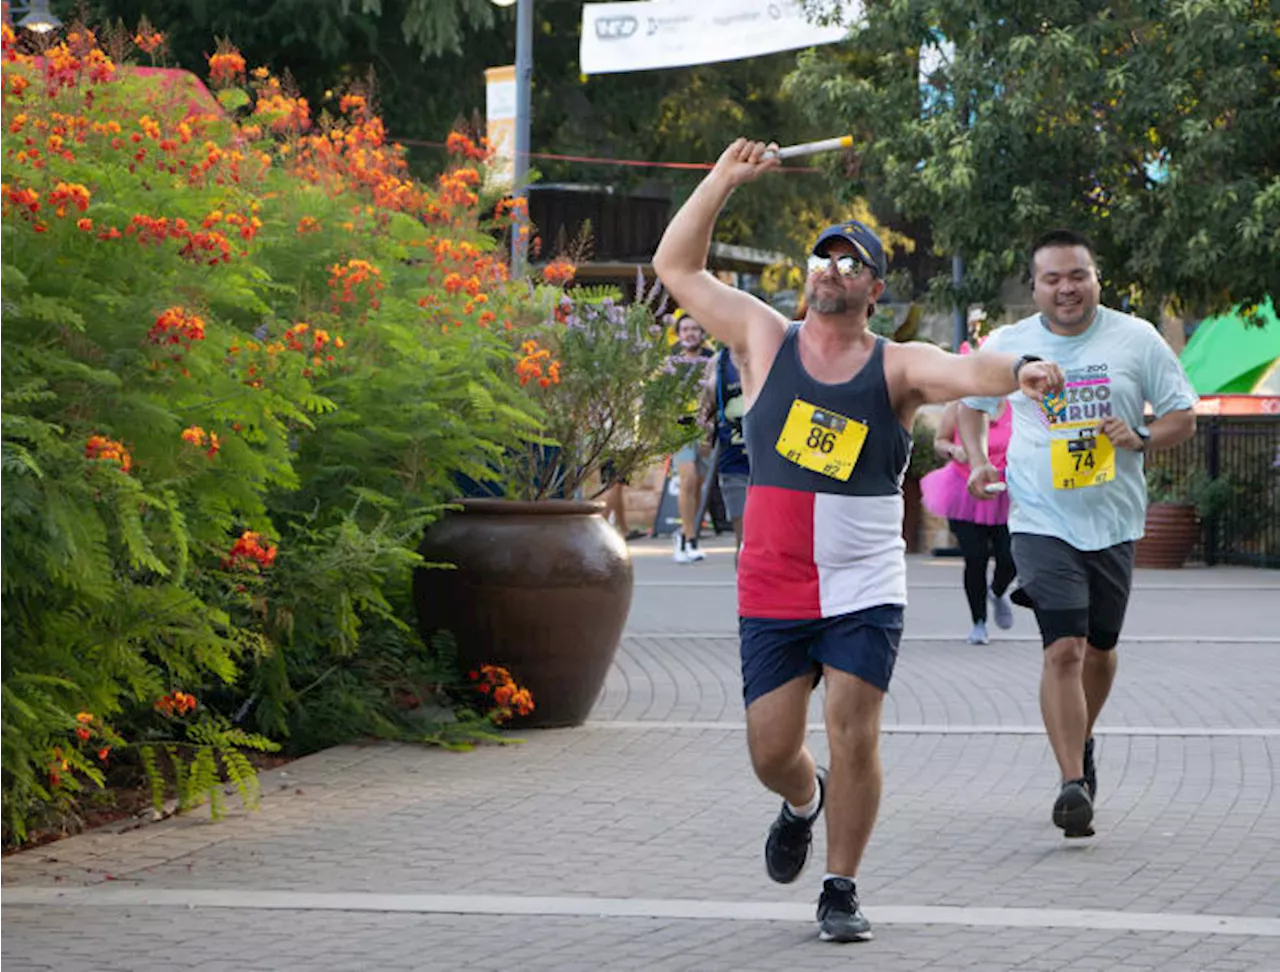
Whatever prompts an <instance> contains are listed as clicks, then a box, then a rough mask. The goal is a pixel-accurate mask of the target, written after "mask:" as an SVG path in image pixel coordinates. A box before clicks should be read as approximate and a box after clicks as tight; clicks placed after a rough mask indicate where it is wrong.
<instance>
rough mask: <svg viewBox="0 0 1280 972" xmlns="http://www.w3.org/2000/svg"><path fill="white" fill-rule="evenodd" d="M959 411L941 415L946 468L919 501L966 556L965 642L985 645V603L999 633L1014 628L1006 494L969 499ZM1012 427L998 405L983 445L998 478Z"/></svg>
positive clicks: (923, 487) (926, 483)
mask: <svg viewBox="0 0 1280 972" xmlns="http://www.w3.org/2000/svg"><path fill="white" fill-rule="evenodd" d="M962 353H963V352H962ZM959 407H960V403H959V402H952V403H951V404H950V405H948V406H947V407H946V410H945V411H944V412H943V413H942V420H941V421H940V422H939V423H938V434H937V435H936V436H934V439H933V449H934V451H935V452H936V453H937V454H938V455H939V456H941V457H942V458H943V459H946V460H947V464H946V465H945V466H943V467H942V468H941V469H935V470H934V471H933V472H931V473H929V474H928V475H926V476H925V477H924V478H922V479H921V480H920V497H921V500H922V501H923V503H924V506H925V508H926V509H927V510H928V511H929V512H930V513H932V514H934V515H935V516H941V517H944V518H946V521H947V525H948V526H950V527H951V532H952V533H954V534H955V537H956V542H957V543H958V544H959V545H960V553H961V554H963V556H964V593H965V596H966V597H967V598H968V600H969V614H970V615H971V616H972V618H973V629H972V630H971V631H970V632H969V637H968V638H967V639H966V640H967V641H968V642H969V644H971V645H985V644H988V643H989V642H990V638H988V637H987V601H988V599H990V601H991V604H992V607H993V608H994V614H995V621H996V624H997V625H999V626H1000V627H1001V628H1010V627H1012V626H1013V605H1012V603H1011V602H1010V600H1009V593H1008V591H1009V585H1010V584H1012V583H1013V579H1014V577H1015V576H1016V574H1017V571H1016V569H1015V568H1014V566H1013V554H1012V552H1011V550H1010V546H1009V527H1008V526H1007V523H1008V520H1009V494H1008V493H1006V492H999V493H997V494H996V495H995V498H994V499H991V500H978V499H975V498H974V497H972V496H971V495H969V490H968V482H969V465H968V457H967V456H966V455H965V451H964V446H962V445H961V444H960V436H959V434H958V432H957V430H956V414H957V410H958V409H959ZM1012 427H1013V426H1012V413H1011V412H1010V410H1009V404H1008V402H1005V403H1003V404H1002V405H1001V406H1000V414H999V417H997V418H994V419H992V421H991V428H990V431H989V433H988V440H987V444H988V448H989V449H990V456H991V464H992V465H993V466H995V467H996V469H998V470H999V471H1000V473H1001V476H1002V477H1003V474H1004V466H1005V450H1006V449H1007V448H1008V446H1009V434H1010V432H1011V431H1012ZM992 558H994V559H995V562H996V567H995V573H994V574H993V576H992V578H991V583H990V586H988V584H987V564H988V563H989V562H990V561H991V559H992Z"/></svg>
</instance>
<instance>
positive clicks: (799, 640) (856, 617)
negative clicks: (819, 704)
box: [738, 604, 902, 705]
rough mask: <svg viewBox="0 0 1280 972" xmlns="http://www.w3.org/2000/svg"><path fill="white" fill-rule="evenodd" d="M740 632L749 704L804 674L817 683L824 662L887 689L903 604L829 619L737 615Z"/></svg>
mask: <svg viewBox="0 0 1280 972" xmlns="http://www.w3.org/2000/svg"><path fill="white" fill-rule="evenodd" d="M738 633H739V636H740V638H741V652H742V696H743V699H744V700H745V701H746V704H747V705H750V704H751V703H752V702H754V701H755V700H756V699H758V698H760V696H762V695H765V694H766V693H768V692H772V691H773V690H774V689H776V688H780V687H781V686H783V685H785V684H787V682H790V681H791V680H792V679H794V678H799V677H800V676H802V675H805V674H806V673H812V674H813V682H814V684H815V685H817V683H818V680H819V679H820V678H821V677H822V666H823V665H830V666H831V667H832V668H838V669H839V670H840V671H842V672H847V673H848V674H850V675H854V676H856V677H857V678H860V679H862V680H863V681H864V682H866V683H868V684H869V685H873V686H875V687H876V688H878V689H879V690H880V691H881V692H887V691H888V690H889V680H890V679H891V678H892V677H893V666H894V663H895V662H896V661H897V660H898V645H899V643H900V642H901V641H902V605H901V604H881V605H877V606H876V607H869V608H864V609H862V610H861V611H852V612H850V613H849V614H838V615H836V616H835V617H830V618H806V619H803V620H779V619H777V618H739V619H738Z"/></svg>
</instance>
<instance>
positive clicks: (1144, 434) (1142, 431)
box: [1133, 425, 1151, 452]
mask: <svg viewBox="0 0 1280 972" xmlns="http://www.w3.org/2000/svg"><path fill="white" fill-rule="evenodd" d="M1133 432H1134V435H1136V436H1137V437H1138V438H1139V439H1141V440H1142V445H1141V446H1140V447H1139V448H1138V451H1139V452H1146V451H1147V447H1148V446H1150V445H1151V430H1150V429H1149V428H1147V427H1146V426H1145V425H1139V426H1137V427H1136V428H1135V429H1134V430H1133Z"/></svg>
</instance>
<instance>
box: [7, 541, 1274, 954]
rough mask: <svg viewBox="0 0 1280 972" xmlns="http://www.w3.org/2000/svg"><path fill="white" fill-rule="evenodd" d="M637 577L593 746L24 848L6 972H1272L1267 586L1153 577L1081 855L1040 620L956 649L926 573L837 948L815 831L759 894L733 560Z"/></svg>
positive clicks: (572, 735) (537, 742) (654, 568)
mask: <svg viewBox="0 0 1280 972" xmlns="http://www.w3.org/2000/svg"><path fill="white" fill-rule="evenodd" d="M717 554H718V556H717ZM636 565H637V579H638V581H639V584H638V586H637V590H636V600H635V605H634V608H633V612H632V617H631V620H630V622H629V625H628V634H627V637H626V639H625V640H624V644H623V646H622V649H621V650H620V652H619V656H618V660H617V664H616V665H615V666H614V669H613V671H612V672H611V674H610V677H609V681H608V683H607V685H606V688H605V691H604V693H603V694H602V696H601V699H600V702H599V704H598V705H597V707H596V710H595V712H594V713H593V718H592V720H591V721H590V722H589V723H588V724H587V726H584V727H582V728H579V729H573V730H558V731H550V732H534V733H527V734H525V736H524V739H525V742H524V743H523V744H521V745H517V746H507V747H496V746H495V747H486V748H483V749H480V750H477V751H475V752H472V753H469V754H457V753H448V752H444V751H441V750H433V749H424V748H419V747H414V746H405V745H389V744H388V745H372V746H364V747H357V746H348V747H339V748H337V749H333V750H329V751H326V752H324V753H318V754H316V755H314V756H311V757H308V758H306V759H303V760H299V761H297V762H294V763H292V764H289V765H288V766H286V767H283V768H282V769H280V770H276V771H273V772H272V773H268V774H265V776H264V781H263V782H264V793H265V805H264V808H263V810H262V811H261V812H259V813H257V814H251V815H244V814H235V815H234V816H233V817H232V818H231V819H229V820H227V821H224V822H223V823H220V824H216V825H211V824H208V823H206V822H204V821H203V820H202V819H186V820H174V821H167V822H165V823H162V824H158V825H154V826H148V827H142V828H139V829H135V830H131V831H128V832H124V833H115V832H108V831H99V832H96V833H92V834H86V835H82V836H80V837H77V838H73V839H70V840H66V841H62V842H59V843H57V844H53V845H49V846H46V847H43V848H37V849H35V850H33V851H30V852H27V853H24V854H21V855H16V856H13V857H9V858H7V859H6V860H5V862H4V866H3V880H4V895H3V903H4V905H6V907H5V911H4V918H5V922H4V936H3V943H2V948H3V959H4V962H5V965H6V969H7V970H8V972H16V970H29V969H50V970H52V969H57V970H80V969H84V970H90V969H92V970H102V969H127V970H151V969H170V968H174V967H176V966H182V967H194V968H208V969H271V970H279V969H441V970H443V969H457V968H468V969H495V970H496V969H536V970H543V969H546V970H574V969H583V970H588V969H589V970H592V972H597V970H601V969H636V970H650V969H654V970H676V969H697V970H701V969H760V970H766V969H778V968H793V969H798V970H807V969H826V968H836V967H843V966H845V965H847V964H848V963H850V962H858V963H861V964H862V966H863V967H865V968H874V969H877V970H890V972H896V970H904V972H905V970H923V969H931V970H953V969H980V970H992V972H996V970H1002V972H1003V970H1045V972H1048V970H1056V969H1088V970H1090V972H1093V970H1117V972H1119V970H1126V972H1128V970H1140V969H1153V970H1154V969H1160V970H1177V972H1190V970H1202V972H1244V970H1256V972H1264V970H1265V972H1276V970H1278V969H1280V793H1278V788H1280V785H1278V782H1277V775H1278V774H1277V767H1278V766H1280V625H1277V623H1276V619H1277V616H1278V615H1280V609H1277V607H1276V605H1277V604H1280V574H1277V573H1274V572H1255V571H1242V570H1229V569H1221V568H1219V569H1215V570H1196V569H1189V570H1185V571H1180V572H1139V576H1138V580H1137V584H1138V587H1137V591H1136V594H1135V598H1134V602H1133V607H1132V612H1131V615H1130V619H1129V626H1128V630H1129V631H1130V632H1131V633H1132V635H1133V637H1132V638H1131V639H1130V640H1129V643H1127V644H1122V648H1121V651H1122V662H1121V673H1120V677H1119V680H1118V682H1117V687H1116V691H1115V693H1114V695H1113V698H1112V700H1111V702H1110V705H1109V708H1108V710H1107V712H1106V713H1105V714H1104V720H1105V723H1106V725H1105V727H1104V728H1103V731H1101V732H1100V733H1099V764H1100V770H1099V772H1100V788H1101V798H1100V801H1099V807H1098V821H1099V834H1098V836H1097V837H1096V838H1094V839H1093V840H1089V841H1077V842H1066V841H1064V840H1062V838H1061V837H1060V836H1059V833H1058V831H1056V830H1055V829H1054V828H1053V827H1052V825H1051V824H1050V823H1049V820H1048V817H1049V808H1050V806H1051V803H1052V799H1053V795H1054V788H1055V787H1054V784H1055V771H1054V767H1053V762H1052V758H1051V756H1050V753H1049V750H1048V746H1047V744H1046V742H1045V740H1044V737H1043V734H1042V732H1041V731H1040V727H1039V715H1038V710H1037V706H1036V697H1035V690H1036V688H1035V687H1036V679H1037V677H1038V663H1039V647H1038V642H1037V641H1036V640H1034V637H1033V635H1034V630H1033V627H1032V625H1031V622H1030V618H1029V617H1028V616H1026V615H1025V614H1024V615H1022V616H1020V617H1019V618H1018V620H1017V624H1016V625H1015V627H1014V629H1013V630H1012V631H1011V632H1009V633H1007V634H1006V633H1004V632H998V634H999V635H1001V636H1002V637H1000V638H998V639H997V640H996V641H994V642H993V644H992V645H990V646H986V647H983V648H975V647H971V646H967V645H964V644H963V643H962V642H961V641H960V640H959V639H958V638H953V637H951V636H952V635H953V634H954V635H960V634H962V633H963V631H964V630H967V624H966V623H965V621H966V619H965V617H964V607H963V596H962V594H961V593H960V588H959V565H958V564H956V563H954V562H950V561H930V560H927V559H915V560H913V562H912V564H911V590H912V599H913V600H912V606H911V608H910V609H909V616H908V635H907V639H906V641H905V642H904V646H903V650H902V655H901V658H900V661H899V668H898V672H897V675H896V677H895V682H894V687H893V690H892V692H891V694H890V702H889V704H888V706H887V707H886V732H885V736H884V743H883V754H884V761H885V767H886V785H885V796H884V803H883V806H882V810H881V817H880V822H879V825H878V827H877V830H876V834H875V836H874V837H873V840H872V845H871V848H870V850H869V853H868V856H867V860H866V861H865V863H864V865H863V871H862V874H861V875H860V880H859V884H860V888H861V889H862V892H863V895H864V899H865V905H866V910H867V912H868V915H869V917H870V918H871V919H872V921H873V922H874V923H875V925H876V931H877V936H878V937H877V940H876V941H875V942H873V943H869V944H866V945H859V946H844V947H840V946H832V945H824V944H821V943H818V942H817V941H816V940H815V937H814V932H813V925H812V913H813V901H814V898H815V893H816V885H817V882H818V879H819V877H820V872H821V868H820V862H821V855H822V853H823V850H824V847H823V843H824V842H823V839H822V836H821V834H820V833H819V834H818V835H817V837H816V846H815V854H816V855H817V860H816V863H815V864H814V865H813V866H811V868H810V871H809V872H808V873H807V874H806V875H805V876H804V877H803V878H802V879H801V880H800V881H799V882H797V883H796V884H795V885H791V886H786V887H783V886H779V885H774V884H772V883H770V882H769V881H768V879H767V878H766V877H765V875H764V869H763V866H762V862H761V845H762V839H763V834H764V831H765V829H766V828H767V826H768V823H769V821H770V820H771V819H772V816H773V814H774V813H775V812H776V800H775V799H774V798H773V797H772V796H770V795H769V794H767V793H766V792H764V791H763V789H762V788H761V787H760V786H759V785H758V784H757V783H756V782H755V780H754V778H753V777H752V775H751V772H750V768H749V765H748V762H747V758H746V751H745V741H744V738H743V719H742V704H741V695H740V690H739V687H738V679H737V661H736V643H735V641H734V640H733V631H734V627H735V622H734V617H733V599H732V568H731V566H730V565H729V558H728V557H727V556H726V554H725V553H724V551H723V548H720V549H718V550H717V551H716V553H715V554H713V556H712V558H711V559H709V560H708V561H707V562H706V563H704V564H700V565H696V566H693V567H687V568H686V567H676V566H675V565H673V564H671V563H670V562H669V560H668V558H667V555H666V547H665V545H660V544H658V543H656V542H654V543H643V544H640V545H637V549H636ZM818 711H819V710H817V709H816V708H815V710H814V713H813V721H814V723H815V729H817V728H818V726H817V725H816V724H817V722H818ZM812 744H813V746H814V748H815V750H816V751H817V752H818V753H820V754H821V753H824V752H825V744H824V741H823V737H822V734H821V732H815V733H814V735H813V737H812Z"/></svg>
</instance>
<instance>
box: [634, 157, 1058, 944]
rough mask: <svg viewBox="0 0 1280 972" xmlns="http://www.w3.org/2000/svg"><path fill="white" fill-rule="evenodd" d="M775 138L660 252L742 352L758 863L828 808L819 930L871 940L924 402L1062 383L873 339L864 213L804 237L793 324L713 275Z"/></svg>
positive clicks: (1008, 366)
mask: <svg viewBox="0 0 1280 972" xmlns="http://www.w3.org/2000/svg"><path fill="white" fill-rule="evenodd" d="M775 148H776V146H772V145H769V146H766V145H765V144H764V143H763V142H752V141H747V140H746V139H738V140H737V141H735V142H734V143H733V144H732V145H730V146H729V147H728V148H727V149H725V151H724V153H723V154H722V155H721V156H720V159H719V160H718V161H717V162H716V165H715V167H714V168H713V169H712V171H711V172H710V173H709V174H708V175H707V177H706V178H705V179H704V180H703V181H702V183H701V184H700V185H699V186H698V188H697V189H696V190H695V191H694V193H693V194H692V195H691V196H690V197H689V199H688V201H687V202H686V203H685V204H684V206H682V207H681V209H680V211H679V212H678V213H676V215H675V218H674V219H673V220H672V221H671V224H670V225H669V226H668V227H667V231H666V233H665V234H664V235H663V238H662V242H661V244H660V245H659V247H658V251H657V253H656V254H655V255H654V260H653V263H654V267H655V269H656V270H657V272H658V276H659V277H660V278H661V280H662V282H663V283H664V284H665V285H666V287H667V289H668V290H670V291H671V293H672V294H673V295H674V297H675V298H676V299H677V300H678V301H679V302H680V305H681V306H682V307H685V308H687V309H688V310H689V312H690V313H691V314H693V315H694V316H695V317H697V319H698V320H699V321H700V322H702V324H703V326H704V327H705V328H706V329H707V330H708V331H709V332H710V333H711V334H712V335H714V336H715V337H716V338H717V339H719V340H720V341H722V342H724V343H725V344H727V345H728V346H729V347H730V348H731V349H732V351H733V354H734V357H735V359H736V360H737V361H738V363H739V367H740V370H741V377H742V390H743V397H744V404H745V406H746V418H745V423H744V429H745V437H746V446H747V454H748V457H749V459H750V465H751V478H750V485H749V487H748V492H747V510H746V514H745V517H744V519H745V531H744V537H743V545H742V552H741V556H740V560H739V568H738V613H739V615H740V620H739V630H740V635H741V654H742V677H743V696H744V699H745V701H746V706H747V741H748V747H749V750H750V755H751V762H752V766H753V768H754V770H755V773H756V776H757V777H758V778H759V779H760V781H761V782H762V783H763V784H764V785H765V786H766V787H768V788H769V789H770V790H772V791H773V792H775V793H777V794H778V795H779V796H781V797H782V798H783V805H782V809H781V811H780V812H779V814H778V816H777V819H776V820H775V821H774V823H773V825H772V827H771V828H770V829H769V833H768V837H767V840H766V843H765V865H766V869H767V870H768V873H769V876H770V877H771V878H773V880H775V881H779V882H782V883H789V882H792V881H795V880H796V879H797V878H798V877H799V876H800V872H801V871H802V870H803V868H804V865H805V863H806V861H807V859H808V856H809V846H810V842H811V837H812V828H813V824H814V821H815V820H816V819H817V817H818V814H819V813H821V812H822V809H823V807H824V805H825V806H826V809H827V824H826V826H827V867H826V870H827V873H826V875H825V877H824V878H823V882H822V891H821V895H820V897H819V899H818V923H819V937H820V938H822V939H823V940H826V941H838V942H851V941H865V940H867V939H869V938H871V926H870V924H869V923H868V922H867V919H866V918H865V917H864V916H863V914H862V911H861V909H860V907H859V902H858V895H857V885H856V878H857V874H858V866H859V863H860V861H861V859H862V854H863V851H864V850H865V848H866V845H867V841H868V840H869V838H870V836H871V830H872V827H873V826H874V824H875V818H876V812H877V810H878V808H879V804H880V787H881V768H880V755H879V736H880V716H881V709H882V706H883V701H884V694H885V692H886V690H887V689H888V687H889V679H890V676H891V675H892V674H893V666H894V662H895V660H896V658H897V652H898V643H899V640H900V638H901V635H902V609H903V606H904V605H905V604H906V599H907V588H906V560H905V557H904V550H905V546H904V543H903V540H902V512H903V506H902V492H901V484H902V477H903V473H904V472H905V469H906V465H907V460H908V458H909V455H910V451H911V437H910V434H909V433H908V431H907V430H908V429H909V428H910V427H911V423H912V419H913V418H914V416H915V412H916V409H917V408H918V407H919V406H920V405H922V404H925V403H926V402H944V401H950V400H951V399H954V398H959V397H962V396H965V395H992V396H999V395H1005V394H1008V393H1010V392H1012V391H1015V390H1017V389H1019V388H1021V390H1022V391H1023V392H1024V393H1025V394H1026V395H1028V396H1029V397H1031V398H1041V397H1043V396H1044V395H1045V394H1047V393H1050V392H1053V391H1055V390H1057V389H1059V388H1061V386H1062V375H1061V372H1060V371H1059V370H1058V368H1057V366H1056V365H1053V364H1051V363H1049V362H1044V361H1037V362H1030V363H1029V362H1024V361H1021V360H1018V359H1016V358H1014V357H1012V356H1009V355H1000V354H988V353H986V352H985V351H984V352H982V353H979V354H972V355H968V356H966V357H958V356H954V355H949V354H946V353H945V352H943V351H941V350H939V349H937V348H935V347H933V346H931V345H927V344H892V343H889V342H886V341H884V340H883V339H881V338H878V337H876V336H875V335H874V334H872V333H871V332H870V331H869V330H868V321H869V319H870V317H871V315H872V313H873V312H874V310H875V302H876V300H877V299H878V298H879V297H880V295H881V293H882V292H883V291H884V275H885V270H886V265H885V255H884V250H883V248H882V247H881V245H880V241H879V239H877V238H876V236H875V234H874V233H872V232H871V231H870V230H869V229H868V228H867V227H866V226H864V225H863V224H861V223H858V222H853V221H850V222H846V223H840V224H837V225H835V226H832V227H830V228H829V229H827V230H825V231H824V232H823V233H822V234H821V235H820V236H819V237H818V239H817V242H816V243H815V244H814V246H813V253H812V255H811V256H810V258H809V275H808V279H807V281H806V284H805V297H806V303H807V310H806V312H805V316H804V319H803V320H802V321H799V322H794V323H793V322H788V321H787V319H786V318H784V317H783V316H782V315H781V314H779V313H778V312H776V311H775V310H773V309H772V308H771V307H769V306H768V305H766V304H764V303H763V302H761V301H759V300H757V299H756V298H754V297H752V296H751V295H749V294H747V293H745V292H743V291H740V290H735V289H733V288H732V287H729V286H728V285H726V284H724V283H721V282H720V281H719V280H717V279H716V278H715V277H714V276H712V275H711V274H710V273H708V271H707V267H706V261H707V251H708V249H709V247H710V244H711V234H712V230H713V228H714V225H715V222H716V218H717V216H718V215H719V213H720V210H721V208H722V207H723V206H724V204H725V202H726V201H727V200H728V198H729V195H730V194H731V193H732V192H733V190H734V189H735V188H737V187H738V186H740V185H743V184H745V183H748V182H751V181H753V180H754V179H756V178H758V177H759V176H760V175H762V174H763V173H765V172H768V171H770V170H771V169H775V168H777V167H778V161H777V158H776V156H774V155H772V154H769V151H768V150H770V149H775ZM818 678H824V679H825V680H826V703H825V719H826V728H827V742H828V748H829V751H830V770H829V774H828V771H826V770H822V769H820V768H819V767H818V766H817V764H816V763H815V761H814V758H813V755H812V754H811V753H810V752H809V749H808V747H807V746H806V745H805V720H806V716H807V713H808V706H809V696H810V693H811V692H812V691H813V689H814V687H815V685H816V684H817V679H818Z"/></svg>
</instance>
